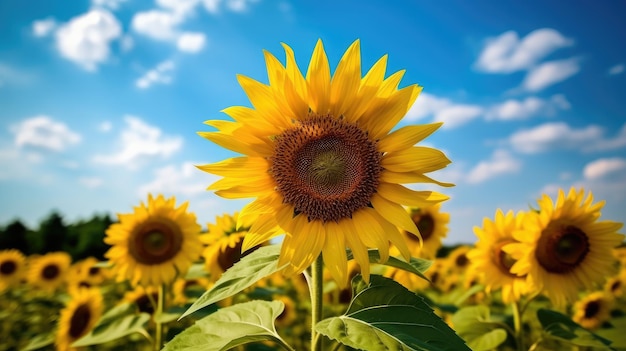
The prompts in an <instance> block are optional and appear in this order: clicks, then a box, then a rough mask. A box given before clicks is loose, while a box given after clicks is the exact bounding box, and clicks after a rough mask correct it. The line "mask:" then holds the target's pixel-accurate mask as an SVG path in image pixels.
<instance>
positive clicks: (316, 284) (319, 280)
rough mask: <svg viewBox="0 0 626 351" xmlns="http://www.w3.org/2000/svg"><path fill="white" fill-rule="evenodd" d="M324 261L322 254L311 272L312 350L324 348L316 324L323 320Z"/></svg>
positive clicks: (317, 350) (319, 350)
mask: <svg viewBox="0 0 626 351" xmlns="http://www.w3.org/2000/svg"><path fill="white" fill-rule="evenodd" d="M323 273H324V262H323V261H322V255H321V254H320V255H319V256H317V259H316V260H315V262H314V263H313V267H312V272H311V276H312V277H311V281H312V282H311V351H321V350H322V339H321V338H319V335H318V334H317V331H316V330H315V325H316V324H317V322H319V321H321V320H322V308H323V305H322V303H323V302H322V297H323V296H322V293H323V288H324V276H323Z"/></svg>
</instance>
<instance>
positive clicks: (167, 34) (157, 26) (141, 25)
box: [132, 10, 183, 41]
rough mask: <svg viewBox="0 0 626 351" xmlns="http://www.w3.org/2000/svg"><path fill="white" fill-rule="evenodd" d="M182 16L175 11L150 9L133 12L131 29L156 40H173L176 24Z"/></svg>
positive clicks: (176, 33) (175, 34) (175, 35)
mask: <svg viewBox="0 0 626 351" xmlns="http://www.w3.org/2000/svg"><path fill="white" fill-rule="evenodd" d="M182 20H183V18H182V17H181V16H178V15H176V14H175V13H172V12H169V11H162V10H150V11H146V12H139V13H137V14H135V16H134V17H133V20H132V27H133V29H134V30H135V31H136V32H137V33H140V34H143V35H145V36H147V37H149V38H152V39H156V40H166V41H167V40H175V39H176V37H177V35H178V30H177V29H176V26H178V25H179V24H180V23H181V22H182Z"/></svg>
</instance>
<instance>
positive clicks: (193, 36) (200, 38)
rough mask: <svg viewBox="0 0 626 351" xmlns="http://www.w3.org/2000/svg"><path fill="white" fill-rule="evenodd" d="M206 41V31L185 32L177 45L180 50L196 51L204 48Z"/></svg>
mask: <svg viewBox="0 0 626 351" xmlns="http://www.w3.org/2000/svg"><path fill="white" fill-rule="evenodd" d="M205 43H206V36H205V35H204V33H196V32H184V33H182V34H181V35H180V36H179V37H178V40H177V42H176V45H177V46H178V50H180V51H184V52H188V53H196V52H200V51H201V50H202V48H204V44H205Z"/></svg>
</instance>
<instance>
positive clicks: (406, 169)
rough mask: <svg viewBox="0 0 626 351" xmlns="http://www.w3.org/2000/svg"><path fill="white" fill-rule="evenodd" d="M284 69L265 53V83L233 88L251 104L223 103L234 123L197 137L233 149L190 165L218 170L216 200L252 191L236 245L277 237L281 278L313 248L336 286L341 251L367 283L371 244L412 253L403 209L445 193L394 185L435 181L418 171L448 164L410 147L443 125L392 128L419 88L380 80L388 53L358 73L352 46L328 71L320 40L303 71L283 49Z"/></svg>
mask: <svg viewBox="0 0 626 351" xmlns="http://www.w3.org/2000/svg"><path fill="white" fill-rule="evenodd" d="M283 47H284V49H285V51H286V64H285V65H283V64H282V63H281V62H280V61H279V60H278V59H276V57H274V56H273V55H272V54H270V53H269V52H265V60H266V65H267V71H268V78H269V84H267V85H266V84H263V83H260V82H258V81H256V80H253V79H251V78H248V77H245V76H241V75H240V76H238V80H239V83H240V84H241V86H242V88H243V89H244V91H245V92H246V94H247V95H248V98H249V99H250V102H251V104H252V106H253V108H249V107H243V106H234V107H229V108H227V109H225V110H224V112H225V113H226V114H227V115H229V116H230V117H231V118H232V119H233V120H234V121H224V120H210V121H207V122H205V123H206V124H208V125H210V126H212V127H214V128H216V129H217V131H214V132H201V133H199V134H200V135H201V136H203V137H205V138H206V139H209V140H210V141H213V142H215V143H216V144H219V145H221V146H223V147H226V148H228V149H231V150H233V151H235V152H238V153H241V154H243V155H244V156H242V157H234V158H231V159H227V160H224V161H222V162H218V163H215V164H209V165H204V166H200V167H199V168H200V169H202V170H204V171H206V172H209V173H213V174H216V175H218V176H222V177H223V179H220V180H218V181H217V182H215V183H213V184H212V185H211V186H210V187H209V189H210V190H215V191H216V194H218V195H220V196H222V197H225V198H255V200H253V201H252V202H251V203H249V204H248V205H246V206H245V207H244V208H243V209H242V211H241V212H240V215H239V216H240V219H242V220H247V221H250V222H251V223H254V224H253V225H252V227H251V228H250V233H249V234H248V235H246V237H245V239H244V243H243V247H242V249H243V250H247V249H249V248H251V247H254V246H256V245H258V244H259V243H262V242H265V241H266V240H268V239H269V238H271V237H273V236H275V235H277V234H278V233H277V232H276V231H273V230H272V229H273V228H277V227H278V228H280V229H281V230H282V231H284V232H285V233H286V235H285V237H284V240H283V244H282V251H281V253H280V258H279V265H281V266H282V265H285V264H287V267H286V268H285V270H284V273H285V274H286V275H288V276H289V275H291V274H293V273H299V272H302V271H303V270H304V269H305V268H306V267H308V266H309V265H310V264H311V263H312V262H313V261H314V260H315V259H316V257H318V256H319V255H320V253H321V254H322V255H323V258H324V263H325V265H326V267H328V268H329V269H330V271H331V274H332V275H333V277H334V279H335V280H337V281H338V282H339V283H340V284H342V285H345V284H347V280H348V272H347V256H346V252H345V249H346V247H349V248H350V249H351V250H352V253H353V255H354V257H355V259H356V261H357V262H358V263H359V264H360V265H361V271H362V273H363V275H364V277H365V279H368V278H369V266H368V265H369V259H368V255H367V248H368V247H375V248H378V250H379V251H380V255H381V258H382V260H383V261H385V260H386V259H387V257H388V249H389V243H390V242H391V243H393V244H394V245H396V246H397V247H398V248H399V249H400V251H401V252H402V254H403V256H404V257H405V258H407V259H408V258H409V257H410V253H409V250H408V248H407V245H406V243H405V242H404V238H403V237H402V235H401V234H400V232H399V231H398V230H397V229H396V228H397V227H399V228H401V229H402V230H406V231H408V232H411V233H413V234H418V229H417V227H416V226H415V223H413V221H411V217H410V216H409V214H408V213H407V212H406V211H405V210H404V208H403V205H405V206H414V207H425V206H430V205H433V204H435V203H438V202H441V201H443V200H446V199H447V197H446V196H443V195H441V194H439V193H436V192H432V191H415V190H411V189H409V188H407V187H404V186H403V185H401V184H402V183H437V184H440V185H450V184H443V183H439V182H437V181H435V180H433V179H431V178H430V177H428V176H426V175H425V173H429V172H432V171H435V170H438V169H441V168H443V167H445V166H446V165H448V164H449V163H450V161H449V160H448V158H447V157H446V156H445V155H444V154H443V153H442V152H441V151H439V150H436V149H433V148H429V147H423V146H414V145H415V144H416V143H418V142H420V141H421V140H423V139H424V138H426V137H427V136H428V135H430V134H431V133H433V132H434V131H435V130H436V129H437V128H439V127H440V126H441V123H435V124H428V125H414V126H406V127H403V128H399V129H397V130H395V131H393V132H392V131H391V130H392V129H393V128H394V127H395V126H396V125H397V124H398V122H399V121H400V120H401V119H402V117H403V116H404V115H405V114H406V112H407V111H408V109H409V108H410V107H411V106H412V104H413V102H414V101H415V99H416V98H417V96H418V95H419V93H420V91H421V87H419V86H417V85H410V86H407V87H404V88H401V89H398V85H399V83H400V80H401V78H402V76H403V74H404V71H399V72H396V73H394V74H392V75H391V76H389V77H388V78H385V69H386V65H387V56H383V57H382V58H381V59H380V60H378V62H376V63H375V64H374V66H373V67H372V68H371V69H370V70H369V72H368V73H367V74H366V75H365V76H364V77H361V54H360V44H359V41H358V40H357V41H355V42H354V43H353V44H352V45H351V46H350V47H349V48H348V50H347V51H346V53H345V54H344V55H343V57H342V58H341V60H340V61H339V64H338V65H337V68H336V70H335V73H334V75H332V77H331V73H330V66H329V63H328V58H327V56H326V53H325V51H324V47H323V45H322V42H321V40H320V41H318V43H317V45H316V46H315V49H314V51H313V55H312V58H311V61H310V64H309V67H308V71H307V73H306V76H303V75H302V73H301V72H300V69H299V68H298V66H297V64H296V61H295V55H294V53H293V50H292V49H291V48H290V47H289V46H287V45H283Z"/></svg>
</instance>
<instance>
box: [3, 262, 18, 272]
mask: <svg viewBox="0 0 626 351" xmlns="http://www.w3.org/2000/svg"><path fill="white" fill-rule="evenodd" d="M16 270H17V263H15V261H8V260H7V261H4V262H2V263H0V273H1V274H2V275H11V274H13V273H15V271H16Z"/></svg>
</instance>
